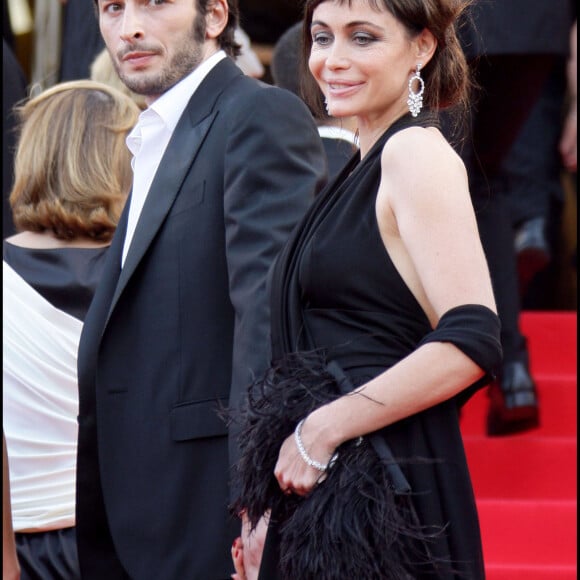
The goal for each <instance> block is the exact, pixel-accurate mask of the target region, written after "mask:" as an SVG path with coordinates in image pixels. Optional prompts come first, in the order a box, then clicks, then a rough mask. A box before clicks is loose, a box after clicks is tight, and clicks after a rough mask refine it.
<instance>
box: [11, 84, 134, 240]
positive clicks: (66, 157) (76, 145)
mask: <svg viewBox="0 0 580 580" xmlns="http://www.w3.org/2000/svg"><path fill="white" fill-rule="evenodd" d="M115 102H116V103H117V106H116V107H112V106H111V105H112V104H113V103H115ZM16 111H17V113H18V115H19V119H20V123H21V131H22V132H21V134H20V138H19V142H18V149H17V151H16V158H15V164H14V168H15V169H14V172H15V181H14V187H13V189H12V192H11V194H10V205H11V207H12V212H13V216H14V223H15V225H16V228H17V229H18V230H29V231H33V232H44V231H47V230H48V231H51V232H52V233H53V234H54V235H55V236H56V237H57V238H60V239H64V240H71V239H74V238H76V237H89V238H92V239H94V240H97V241H102V242H106V241H109V240H110V239H111V238H112V236H113V233H114V231H115V228H116V225H117V222H118V219H119V216H120V214H121V211H122V208H123V205H124V203H125V201H126V198H127V194H128V192H129V190H130V188H131V183H132V172H131V165H130V159H131V154H130V152H129V150H128V149H127V146H126V144H125V136H126V134H127V132H128V131H129V130H130V129H131V128H132V127H133V126H134V124H135V122H136V121H137V116H138V114H139V107H138V106H137V105H136V104H135V102H134V101H133V100H132V99H131V98H130V97H128V96H127V95H124V94H123V93H121V92H120V91H118V90H116V89H114V88H112V87H109V86H108V85H105V84H102V83H97V82H95V81H91V80H79V81H70V82H67V83H60V84H58V85H55V86H53V87H51V88H50V89H48V90H46V91H44V92H43V93H41V94H40V95H38V96H37V97H35V98H33V99H31V100H29V101H27V102H26V103H25V104H24V105H23V106H21V107H19V108H17V109H16ZM87 143H90V146H89V147H87Z"/></svg>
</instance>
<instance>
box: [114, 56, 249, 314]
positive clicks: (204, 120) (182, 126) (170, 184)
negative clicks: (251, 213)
mask: <svg viewBox="0 0 580 580" xmlns="http://www.w3.org/2000/svg"><path fill="white" fill-rule="evenodd" d="M240 74H242V73H241V71H240V70H239V69H238V68H237V67H236V66H235V65H234V64H233V63H232V62H231V61H230V60H229V59H224V60H222V61H221V62H220V63H218V64H217V65H216V67H215V68H214V69H213V70H212V71H211V72H210V73H209V74H208V76H207V77H206V78H205V79H204V81H203V82H202V84H201V85H200V86H199V88H198V89H197V91H196V92H195V93H194V95H193V96H192V97H191V99H190V101H189V103H188V105H187V107H186V109H185V111H184V113H183V115H182V116H181V119H180V120H179V123H178V124H177V127H176V128H175V131H174V133H173V136H172V137H171V140H170V142H169V144H168V145H167V149H166V150H165V153H164V155H163V158H162V160H161V163H160V164H159V169H158V170H157V173H156V174H155V177H154V179H153V182H152V184H151V188H150V190H149V193H148V195H147V199H146V201H145V204H144V206H143V210H142V212H141V216H140V217H139V222H138V224H137V228H136V229H135V234H134V236H133V240H132V242H131V247H130V248H129V252H128V253H127V257H126V259H125V264H124V266H123V269H122V271H121V274H120V276H119V281H118V283H117V288H116V290H115V294H114V296H113V300H112V302H111V307H110V310H109V316H110V313H111V312H112V310H113V309H114V307H115V305H116V303H117V301H118V300H119V297H120V296H121V294H122V292H123V290H124V289H125V287H126V285H127V283H128V281H129V280H130V278H131V276H132V275H133V273H134V272H135V269H136V268H137V266H138V264H139V262H140V261H141V259H142V258H143V256H144V255H145V253H146V252H147V249H148V247H149V246H150V244H151V242H152V241H153V239H154V238H155V236H156V235H157V232H158V230H159V228H160V227H161V225H162V224H163V222H164V220H165V217H166V216H167V214H168V212H169V210H170V209H171V206H172V205H173V202H174V201H175V198H176V196H177V194H178V193H179V190H180V188H181V185H182V183H183V181H184V179H185V178H186V176H187V174H188V173H189V171H190V169H191V167H192V165H193V162H194V160H195V158H196V156H197V154H198V152H199V149H200V147H201V145H202V143H203V141H204V139H205V136H206V134H207V132H208V131H209V129H210V127H211V125H212V123H213V120H214V119H215V117H216V116H217V114H218V109H217V108H216V107H215V103H216V101H217V98H218V96H219V95H220V94H221V92H222V91H223V90H224V88H225V87H226V85H227V84H228V83H229V81H230V80H231V79H232V78H233V77H234V76H238V75H240Z"/></svg>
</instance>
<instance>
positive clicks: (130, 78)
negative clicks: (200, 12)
mask: <svg viewBox="0 0 580 580" xmlns="http://www.w3.org/2000/svg"><path fill="white" fill-rule="evenodd" d="M200 32H201V31H200V28H199V23H197V22H195V23H194V25H193V27H192V30H191V31H190V33H189V35H188V36H187V37H186V39H185V42H184V43H183V44H182V46H181V48H180V49H179V51H178V52H177V53H175V54H174V55H173V57H172V58H171V61H170V62H169V63H168V64H166V66H165V68H163V70H161V71H160V72H159V73H150V74H149V75H148V74H147V73H145V72H142V73H136V74H125V73H123V72H122V71H121V70H120V67H119V66H118V64H117V63H115V68H116V69H117V74H118V75H119V78H120V79H121V80H122V81H123V83H124V84H125V85H126V86H127V88H129V89H130V90H132V91H133V92H134V93H137V94H138V95H144V96H157V95H161V94H163V93H165V92H166V91H167V90H169V89H170V88H171V87H172V86H173V85H175V84H177V83H178V82H179V81H180V80H181V79H183V78H184V77H186V76H187V75H188V74H189V73H190V72H191V71H192V70H194V69H195V68H196V67H197V66H199V64H200V63H201V62H202V60H203V48H202V46H203V40H204V36H203V35H201V34H200ZM204 34H205V31H204Z"/></svg>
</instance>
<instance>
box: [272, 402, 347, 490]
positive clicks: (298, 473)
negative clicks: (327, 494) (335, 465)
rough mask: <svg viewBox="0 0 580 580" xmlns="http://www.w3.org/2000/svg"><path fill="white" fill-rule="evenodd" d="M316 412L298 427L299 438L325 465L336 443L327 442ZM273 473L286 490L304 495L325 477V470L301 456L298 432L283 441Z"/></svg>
mask: <svg viewBox="0 0 580 580" xmlns="http://www.w3.org/2000/svg"><path fill="white" fill-rule="evenodd" d="M314 413H316V411H315V412H314ZM314 413H312V414H311V415H309V416H308V417H307V420H305V421H304V422H303V424H302V426H301V429H300V431H299V439H300V441H301V442H302V445H303V447H304V451H305V452H306V454H307V456H308V457H309V458H310V459H312V460H314V461H316V462H318V463H320V464H322V465H328V463H329V462H330V460H331V458H332V456H333V454H334V450H335V448H336V445H335V444H334V443H333V442H330V441H328V442H325V438H324V436H323V435H322V429H320V428H319V427H318V426H317V418H316V417H314ZM274 475H275V477H276V479H277V480H278V485H279V486H280V489H281V490H282V491H283V492H284V493H286V494H291V493H295V494H297V495H301V496H304V495H307V494H308V493H310V492H311V491H312V490H313V489H314V487H315V486H316V485H318V484H319V483H321V482H322V481H323V480H324V479H325V478H326V473H325V471H322V470H320V469H317V468H316V467H314V466H311V465H308V463H307V462H306V461H305V459H304V458H303V457H302V456H301V454H300V451H299V450H298V446H297V442H296V433H293V434H292V435H290V436H289V437H288V438H287V439H286V440H285V441H284V443H282V447H281V448H280V454H279V455H278V462H277V463H276V467H275V468H274Z"/></svg>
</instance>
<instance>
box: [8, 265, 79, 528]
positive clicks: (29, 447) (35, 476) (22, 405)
mask: <svg viewBox="0 0 580 580" xmlns="http://www.w3.org/2000/svg"><path fill="white" fill-rule="evenodd" d="M3 300H4V301H3V312H4V317H3V318H4V322H3V332H4V341H3V355H4V356H3V370H4V372H3V428H4V435H5V437H6V446H7V449H8V461H9V469H10V496H11V502H12V521H13V526H14V531H16V532H20V531H27V532H32V531H45V530H52V529H59V528H65V527H70V526H74V524H75V483H76V453H77V431H78V426H77V415H78V386H77V350H78V345H79V339H80V334H81V330H82V326H83V323H82V322H81V321H80V320H77V319H76V318H74V317H72V316H70V315H69V314H66V313H65V312H62V311H61V310H58V309H57V308H55V307H54V306H52V304H50V303H49V302H48V301H47V300H45V299H44V298H43V297H42V296H41V295H40V294H39V293H38V292H37V291H36V290H35V289H34V288H32V287H31V286H30V285H29V284H27V283H26V282H25V281H24V280H23V279H22V278H21V277H20V276H19V275H18V274H17V273H16V272H15V271H14V270H13V269H12V268H11V267H10V266H9V265H8V264H7V263H6V262H3Z"/></svg>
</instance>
